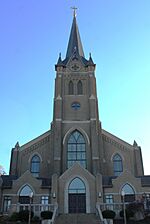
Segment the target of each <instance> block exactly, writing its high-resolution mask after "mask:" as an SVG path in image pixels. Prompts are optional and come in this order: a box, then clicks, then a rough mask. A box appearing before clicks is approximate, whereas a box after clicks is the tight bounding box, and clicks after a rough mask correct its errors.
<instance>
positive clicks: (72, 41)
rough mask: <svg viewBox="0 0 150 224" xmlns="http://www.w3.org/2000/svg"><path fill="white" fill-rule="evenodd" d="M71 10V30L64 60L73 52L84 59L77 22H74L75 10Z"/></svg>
mask: <svg viewBox="0 0 150 224" xmlns="http://www.w3.org/2000/svg"><path fill="white" fill-rule="evenodd" d="M73 9H74V13H73V22H72V28H71V33H70V37H69V43H68V48H67V53H66V58H69V57H70V56H71V55H72V54H73V53H74V51H76V53H78V54H79V55H80V56H81V57H84V52H83V47H82V42H81V38H80V34H79V29H78V25H77V20H76V11H75V10H76V8H73Z"/></svg>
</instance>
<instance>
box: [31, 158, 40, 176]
mask: <svg viewBox="0 0 150 224" xmlns="http://www.w3.org/2000/svg"><path fill="white" fill-rule="evenodd" d="M30 170H31V173H32V174H33V176H34V177H38V176H39V173H40V157H39V156H38V155H35V156H33V157H32V159H31V167H30Z"/></svg>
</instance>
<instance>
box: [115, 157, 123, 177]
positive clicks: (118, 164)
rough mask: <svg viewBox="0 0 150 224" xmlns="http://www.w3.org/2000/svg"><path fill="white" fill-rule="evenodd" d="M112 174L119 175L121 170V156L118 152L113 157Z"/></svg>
mask: <svg viewBox="0 0 150 224" xmlns="http://www.w3.org/2000/svg"><path fill="white" fill-rule="evenodd" d="M113 168H114V175H115V176H119V175H120V174H121V173H122V172H123V165H122V158H121V156H120V155H119V154H116V155H114V157H113Z"/></svg>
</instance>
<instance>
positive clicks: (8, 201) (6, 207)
mask: <svg viewBox="0 0 150 224" xmlns="http://www.w3.org/2000/svg"><path fill="white" fill-rule="evenodd" d="M10 206H11V197H10V196H5V197H4V205H3V211H4V212H8V211H9V208H10Z"/></svg>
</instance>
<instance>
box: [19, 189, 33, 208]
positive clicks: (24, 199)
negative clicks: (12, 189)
mask: <svg viewBox="0 0 150 224" xmlns="http://www.w3.org/2000/svg"><path fill="white" fill-rule="evenodd" d="M31 194H33V191H32V189H31V188H30V187H29V186H28V185H25V186H24V187H23V188H22V189H21V191H20V193H19V202H20V203H21V204H29V203H30V195H31Z"/></svg>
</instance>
